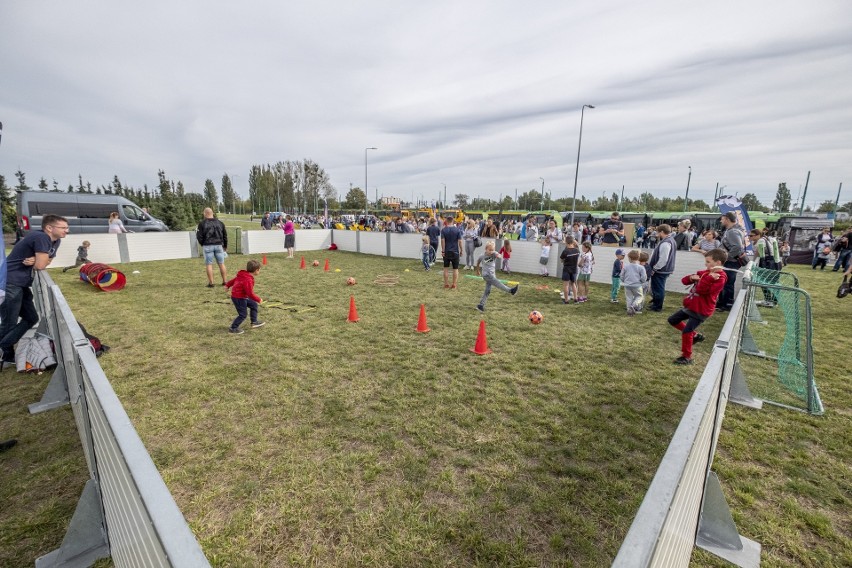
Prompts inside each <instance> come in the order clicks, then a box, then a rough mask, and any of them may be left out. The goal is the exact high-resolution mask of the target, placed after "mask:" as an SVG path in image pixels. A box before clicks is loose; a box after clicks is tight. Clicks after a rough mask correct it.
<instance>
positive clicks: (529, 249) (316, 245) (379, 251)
mask: <svg viewBox="0 0 852 568" xmlns="http://www.w3.org/2000/svg"><path fill="white" fill-rule="evenodd" d="M228 238H229V243H228V244H229V246H228V250H229V251H230V252H232V253H235V254H247V255H251V254H255V255H257V254H269V253H272V254H274V253H283V252H285V251H286V250H287V249H285V248H284V233H283V232H282V231H280V230H272V231H259V230H249V231H244V230H241V229H239V228H236V227H230V228H229V229H228ZM83 239H86V240H88V241H90V242H91V243H92V246H91V248H90V252H89V256H90V258H91V259H92V260H94V261H95V262H100V263H104V264H110V265H115V264H120V263H126V262H144V261H149V260H169V259H177V258H196V257H198V256H199V254H200V253H199V246H198V242H197V241H196V239H195V232H193V231H170V232H166V233H122V234H105V233H99V234H84V235H78V234H72V235H69V236H68V237H66V238H65V242H64V244H63V246H62V247H60V249H59V251H58V253H57V255H56V259H55V260H54V261H53V263H52V265H51V266H52V268H57V267H63V266H70V265H73V264H74V259H75V258H76V255H77V246H79V244H77V241H78V240H79V241H80V242H82V241H83ZM483 240H484V241H486V242H487V241H489V240H493V241H494V242H495V243H496V247H497V249H498V250H499V249H500V246H501V244H502V239H483ZM231 241H233V242H231ZM332 243H334V244H336V245H337V247H338V250H341V251H348V252H359V253H362V254H371V255H377V256H387V257H394V258H410V259H412V260H414V259H420V246H421V245H422V235H420V234H419V233H409V234H405V233H384V232H373V231H346V230H340V229H302V230H298V231H296V246H295V250H296V251H297V252H299V251H304V252H308V251H323V250H327V249H328V247H329V246H331V244H332ZM564 247H565V245H564V244H560V245H559V246H557V247H552V248H551V251H550V259H549V261H548V264H547V270H548V272H549V273H550V276H551V278H553V279H554V280H558V279H559V278H560V276H561V274H562V263H561V262H560V260H559V255H560V254H561V252H562V250H563V249H564ZM623 248H624V249H625V250H630V248H631V247H623ZM482 250H483V249H482V248H478V249H476V253H475V256H477V257H478V256H479V255H481V254H482ZM648 252H649V253H650V252H651V251H650V249H648ZM540 254H541V243H536V242H527V241H512V258H511V260H510V265H511V268H512V272H517V273H520V274H538V272H539V269H540V267H541V265H540V264H539V257H540ZM592 254H594V256H595V267H594V271H593V272H592V282H597V283H600V284H609V283H610V281H611V277H612V276H611V275H612V264H613V261H614V260H615V248H613V247H604V246H596V247H592ZM439 255H440V251H439ZM676 255H677V257H676V262H675V271H674V273H673V274H672V275H671V276H670V277H669V279H668V280H667V281H666V290H669V291H672V292H683V291H684V290H685V288H684V286H683V285H682V284H681V282H680V279H681V278H682V277H684V276H686V275H687V274H694V273H695V272H696V271H698V270H701V269H703V268H704V257H703V256H702V255H701V253H698V252H691V251H677V252H676ZM440 261H441V259H440V256H439V258H438V262H439V263H440Z"/></svg>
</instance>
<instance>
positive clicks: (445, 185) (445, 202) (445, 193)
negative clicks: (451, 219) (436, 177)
mask: <svg viewBox="0 0 852 568" xmlns="http://www.w3.org/2000/svg"><path fill="white" fill-rule="evenodd" d="M441 185H443V186H444V202H443V203H441V205H443V206H444V209H446V208H447V184H445V183H444V182H441Z"/></svg>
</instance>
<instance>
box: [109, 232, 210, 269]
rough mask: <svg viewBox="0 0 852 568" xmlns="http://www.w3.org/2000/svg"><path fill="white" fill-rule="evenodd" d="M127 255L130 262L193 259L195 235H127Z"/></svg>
mask: <svg viewBox="0 0 852 568" xmlns="http://www.w3.org/2000/svg"><path fill="white" fill-rule="evenodd" d="M124 236H125V237H127V253H128V257H129V259H130V262H141V261H146V260H168V259H175V258H194V257H196V256H198V255H197V253H196V251H195V250H194V247H193V244H194V243H195V233H194V232H189V231H170V232H168V233H127V234H126V235H124Z"/></svg>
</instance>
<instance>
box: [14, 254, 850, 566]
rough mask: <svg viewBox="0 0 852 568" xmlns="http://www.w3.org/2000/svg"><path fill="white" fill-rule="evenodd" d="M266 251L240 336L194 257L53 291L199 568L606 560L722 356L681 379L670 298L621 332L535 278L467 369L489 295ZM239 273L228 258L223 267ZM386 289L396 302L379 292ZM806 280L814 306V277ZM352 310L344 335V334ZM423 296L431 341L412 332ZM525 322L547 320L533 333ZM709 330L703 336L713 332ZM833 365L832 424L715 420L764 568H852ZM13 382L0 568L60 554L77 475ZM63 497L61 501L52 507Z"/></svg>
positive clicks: (674, 300) (607, 314)
mask: <svg viewBox="0 0 852 568" xmlns="http://www.w3.org/2000/svg"><path fill="white" fill-rule="evenodd" d="M267 257H268V260H269V265H268V266H266V267H264V269H263V270H262V271H261V273H260V276H259V278H258V283H257V291H258V293H259V294H260V295H261V296H262V297H263V298H264V299H265V300H267V301H269V304H268V305H267V307H262V308H261V315H260V317H261V319H263V320H265V321H266V322H267V325H266V326H265V327H262V328H259V329H247V331H246V333H245V334H243V335H239V336H232V335H230V334H228V333H227V326H228V324H229V322H230V320H231V319H232V318H233V317H234V310H233V307H232V306H231V304H230V303H228V301H227V295H226V294H225V292H224V290H223V289H221V288H216V289H207V288H205V287H204V284H205V283H206V279H205V277H204V275H203V266H202V264H201V262H200V261H199V260H177V261H163V262H152V263H136V264H128V265H122V266H121V269H122V270H123V271H124V272H125V273H126V274H127V276H128V286H127V288H126V289H125V290H123V291H121V292H118V293H102V292H97V291H95V290H94V289H93V288H92V287H91V286H88V285H85V284H82V283H79V282H77V281H76V280H75V278H74V277H73V276H72V275H71V274H67V275H62V274H59V273H56V272H51V275H52V276H53V277H54V278H56V280H57V281H58V282H59V283H60V285H61V288H62V290H63V293H64V294H65V295H66V297H67V299H68V301H69V303H70V304H71V306H72V309H73V310H74V313H75V314H76V315H77V317H78V318H79V319H80V320H81V321H82V322H83V323H84V324H85V325H86V326H87V328H90V331H92V332H93V333H95V334H97V335H99V336H100V337H101V338H102V340H103V341H104V342H105V343H107V344H108V345H110V346H112V348H113V350H112V352H111V353H110V354H109V355H107V356H106V357H103V358H102V359H101V363H102V365H103V367H104V370H105V371H106V374H107V376H108V377H110V379H111V382H112V384H113V386H114V388H115V390H116V392H117V393H118V396H119V398H120V399H121V400H122V402H123V404H124V405H125V408H126V409H127V412H128V414H129V415H130V417H131V418H132V420H133V422H134V424H135V426H136V428H137V430H138V431H139V433H140V436H141V437H142V439H143V441H144V443H145V445H146V447H147V448H148V450H149V452H150V453H151V456H152V457H153V459H154V462H155V463H156V464H157V467H158V468H159V469H160V471H161V473H162V475H163V477H164V479H165V481H166V484H167V485H168V486H169V488H170V490H171V491H172V493H173V494H174V496H175V499H176V501H177V503H178V505H179V506H180V508H181V510H182V511H183V513H184V515H185V516H186V518H187V520H188V522H189V523H190V525H191V527H192V528H193V530H194V531H195V534H196V535H197V537H198V539H199V541H200V542H201V545H202V548H203V549H204V552H205V553H206V554H207V556H208V558H210V560H211V562H212V563H213V564H214V565H216V566H362V565H376V566H485V565H490V566H602V565H607V564H609V562H611V560H612V558H613V557H614V556H615V554H616V552H617V550H618V547H619V545H620V543H621V541H622V539H623V538H624V535H625V533H626V531H627V528H628V527H629V525H630V523H631V521H632V518H633V516H634V514H635V512H636V510H637V508H638V506H639V503H640V502H641V499H642V497H643V495H644V492H645V490H646V489H647V486H648V484H649V482H650V479H651V477H652V476H653V473H654V471H655V470H656V467H657V465H658V463H659V460H660V458H661V457H662V454H663V453H664V452H665V449H666V446H667V444H668V441H669V440H670V438H671V434H672V433H673V432H674V429H675V427H676V425H677V423H678V421H679V419H680V417H681V414H682V413H683V410H684V408H685V407H686V403H687V402H688V400H689V397H690V396H691V394H692V391H693V389H694V387H695V384H696V380H697V378H698V377H699V376H700V373H701V370H702V367H703V364H704V363H706V361H707V355H708V353H709V351H710V349H711V346H712V341H707V342H705V343H703V344H699V345H698V346H697V353H696V363H697V364H696V365H694V366H693V367H688V368H679V367H675V366H673V365H671V364H670V362H671V360H672V359H674V357H676V356H677V355H678V354H679V353H678V350H679V343H680V341H679V337H678V336H677V334H676V333H675V332H673V331H672V330H671V329H670V328H669V326H668V325H667V324H666V321H665V317H666V316H667V315H668V313H670V312H671V311H674V309H675V308H676V306H678V305H679V303H680V297H679V296H676V295H673V296H671V297H670V298H669V299H668V300H667V309H666V312H667V313H666V314H659V315H657V314H646V315H643V316H638V317H635V318H627V317H626V316H625V315H624V313H623V304H622V305H621V306H615V305H612V304H610V303H609V300H608V293H607V292H608V286H607V287H605V286H600V285H593V286H592V294H591V297H592V300H591V301H590V302H589V303H587V304H583V305H579V306H574V305H569V306H565V305H563V304H561V302H560V299H559V295H558V294H557V293H555V292H554V291H553V289H556V288H558V287H559V282H558V281H557V280H553V279H550V280H547V281H546V282H547V283H549V284H552V286H551V290H549V291H539V290H536V289H535V286H536V285H538V284H541V283H542V282H543V280H542V279H539V278H535V277H532V276H523V275H521V276H513V278H516V279H518V280H520V282H521V292H520V293H519V294H518V296H516V297H511V296H509V295H507V294H504V293H501V292H499V291H494V293H493V294H492V295H491V298H490V300H489V303H488V311H487V312H486V314H485V316H484V319H485V320H486V322H487V332H488V343H489V347H491V348H492V349H493V350H494V353H493V354H491V355H488V356H485V357H478V356H476V355H474V354H472V353H470V351H469V348H470V347H473V345H474V342H475V339H476V333H477V329H478V326H479V321H480V314H479V313H478V312H477V311H476V310H475V309H474V306H475V305H476V303H477V301H478V299H479V296H480V295H481V293H482V283H481V281H479V280H474V279H468V278H462V279H461V286H460V289H459V290H457V291H450V290H445V289H444V288H443V286H442V284H441V283H440V272H439V271H433V272H424V271H423V270H422V268H419V263H418V262H416V261H412V260H398V259H386V258H381V257H370V256H363V255H355V254H349V253H342V252H333V253H326V252H317V253H308V254H306V255H305V257H306V260H307V261H308V264H309V265H310V261H312V260H313V259H314V258H316V259H319V260H321V261H322V260H323V259H324V258H326V257H328V258H329V259H330V260H331V268H332V271H331V272H328V273H325V272H323V271H322V269H321V268H309V269H308V270H299V269H298V257H297V259H296V260H295V261H288V260H286V259H284V256H283V255H267ZM246 259H247V258H246V257H242V256H238V255H234V256H231V257H230V258H229V260H228V263H229V270H230V271H231V272H235V271H236V269H237V268H238V267H242V266H238V265H244V263H245V260H246ZM335 268H340V269H341V272H339V273H335V272H333V270H334V269H335ZM406 268H407V269H410V271H409V272H405V269H406ZM134 270H139V271H140V272H141V273H140V274H137V275H134V274H132V272H133V271H134ZM381 274H395V275H398V276H399V284H398V285H396V286H391V287H386V286H379V285H375V284H373V281H374V280H375V279H376V277H377V276H378V275H381ZM463 274H464V272H463ZM349 276H354V277H356V278H357V280H358V284H357V285H356V286H354V287H348V286H346V285H345V280H346V278H347V277H349ZM802 279H803V285H805V287H807V288H809V289H810V286H811V284H812V283H813V285H814V286H815V287H816V288H818V289H822V288H825V289H826V290H827V289H828V288H829V278H828V276H827V275H813V276H811V275H810V273H808V274H805V273H804V272H803V273H802ZM820 287H822V288H820ZM835 287H836V284H835ZM350 294H354V295H355V298H356V302H357V309H358V312H359V316H360V318H361V321H360V322H359V323H357V324H351V323H347V322H346V316H347V313H348V308H349V296H350ZM814 295H816V291H814ZM274 301H278V302H282V304H283V306H292V310H291V309H281V308H274V307H269V306H272V305H274V304H273V303H272V302H274ZM834 301H835V302H836V301H837V300H834ZM820 302H824V303H818V306H819V308H818V309H820V310H823V311H820V312H819V313H820V315H821V316H822V315H823V314H825V315H826V319H825V322H824V323H825V324H826V325H831V326H833V327H834V331H833V332H832V331H828V330H826V332H824V334H823V335H818V337H820V338H821V340H822V341H830V340H831V338H833V337H834V336H835V335H837V334H839V332H841V331H842V327H841V326H842V319H841V317H840V315H838V314H837V311H838V310H837V306H836V305H834V304H830V303H829V302H828V301H827V300H821V301H820ZM421 303H425V304H426V309H427V315H428V320H429V326H430V327H431V328H432V332H430V333H428V334H418V333H415V331H414V327H415V325H416V323H417V316H418V312H419V306H420V304H421ZM283 306H282V307H283ZM312 306H315V307H312ZM532 309H537V310H539V311H542V313H544V315H545V320H544V323H543V324H542V325H539V326H531V325H530V324H529V323H528V322H527V318H526V316H527V314H528V312H529V311H530V310H532ZM832 313H833V314H834V317H835V318H837V319H836V321H835V320H832V319H830V317H828V316H830V314H832ZM847 313H848V312H847ZM847 319H848V318H847ZM832 322H833V323H832ZM722 323H723V321H722V320H721V319H717V318H711V319H710V320H709V321H708V322H707V324H706V329H705V330H704V333H705V334H706V335H708V339H710V340H712V339H713V338H715V336H716V335H717V334H718V331H719V329H720V328H721V325H722ZM819 325H823V322H821V323H820V324H819ZM818 329H819V327H818ZM819 333H820V332H818V334H819ZM845 345H846V346H847V352H848V345H849V344H848V342H847V343H846V344H845ZM830 351H831V350H823V351H821V353H820V355H821V356H818V362H819V365H820V367H819V369H820V371H819V372H818V375H817V380H818V383H819V386H820V389H821V394H822V396H823V401H824V403H825V405H826V408H827V415H826V416H825V417H822V418H811V417H808V416H804V415H798V414H796V413H793V412H790V411H784V410H779V409H772V408H770V409H768V410H765V411H763V412H753V411H749V410H744V409H740V408H737V407H733V406H729V408H728V414H727V416H726V421H725V424H724V428H723V437H722V440H721V442H720V445H719V454H718V457H717V469H718V470H719V472H720V476H721V478H722V480H723V484H724V487H725V490H726V492H727V493H728V497H729V501H731V502H732V507H733V509H734V514H735V516H736V517H737V521H738V523H739V525H740V530H741V532H742V533H743V534H746V535H748V536H751V537H752V538H755V539H756V540H759V541H761V542H763V544H764V551H765V553H764V559H767V560H769V561H770V562H775V563H777V565H797V564H805V565H808V564H807V563H806V562H804V561H803V560H802V558H808V554H809V553H810V552H811V551H812V549H813V548H819V549H820V552H819V554H820V556H815V557H814V558H817V559H820V558H821V559H830V560H836V561H837V562H836V563H842V562H841V561H842V560H843V559H844V558H848V551H846V550H845V549H844V542H846V541H845V539H847V538H848V537H849V534H848V533H849V521H848V513H847V512H846V511H848V508H849V507H848V505H849V503H848V499H849V491H848V488H849V484H848V482H849V477H848V476H849V470H848V463H849V445H848V443H847V442H848V432H849V429H848V425H849V413H848V409H849V394H848V392H846V391H844V386H843V381H841V380H840V375H843V376H844V377H845V374H844V373H838V371H836V370H832V367H833V363H832V362H831V361H832V360H831V359H830V358H829V359H828V360H825V359H824V357H827V356H828V355H827V353H829V352H830ZM833 361H834V363H836V362H838V361H837V358H836V357H835V358H834V359H833ZM4 377H5V379H4V380H5V381H6V382H8V383H12V384H14V385H16V386H15V389H13V390H10V389H6V391H7V392H4V393H2V395H0V403H2V405H3V410H4V412H3V415H2V417H0V419H2V422H0V427H2V432H3V433H4V434H6V435H16V436H19V437H21V438H22V444H21V447H19V448H16V449H15V450H13V451H12V452H10V453H6V454H4V455H2V456H0V467H3V468H4V473H5V472H6V471H8V478H9V480H10V483H5V482H4V484H3V487H2V489H0V498H2V499H4V503H7V502H8V500H9V499H11V498H12V497H15V499H16V501H15V502H14V503H13V506H12V507H5V506H4V512H3V513H0V539H2V540H0V548H2V550H4V551H8V552H2V553H0V554H6V555H7V556H5V557H3V556H0V565H6V564H9V565H22V566H23V565H31V562H32V558H34V557H35V556H37V555H39V554H43V553H44V552H47V551H49V550H51V549H52V548H55V547H56V546H58V544H59V542H60V541H61V538H62V534H63V530H64V525H65V524H67V522H68V519H69V518H70V514H71V512H72V511H73V507H74V503H75V501H76V497H77V496H78V495H79V491H80V490H81V489H82V484H83V481H84V479H85V463H84V460H83V457H82V452H81V450H80V448H79V441H78V438H77V434H76V431H75V429H74V425H73V419H72V418H71V414H70V412H69V411H68V410H67V409H65V410H60V411H54V412H53V413H48V414H47V415H41V416H40V417H29V416H26V411H25V409H23V410H22V408H23V406H24V403H26V402H32V401H33V400H35V399H37V398H38V397H39V396H40V392H41V391H40V390H39V389H43V387H44V384H45V383H46V380H47V375H43V376H42V378H36V379H33V378H29V377H21V376H17V375H15V374H14V373H12V372H11V371H6V372H5V373H4ZM25 386H26V388H24V387H25ZM841 412H842V413H843V414H842V420H841V416H840V413H841ZM9 416H12V417H13V418H9ZM14 417H16V418H14ZM843 424H845V425H846V428H845V429H844V428H843ZM805 426H807V428H806V427H805ZM755 437H759V443H755V441H754V438H755ZM45 440H56V443H59V444H60V446H59V447H57V448H53V449H51V450H50V451H49V452H47V454H48V455H47V457H48V458H49V459H51V460H53V461H58V462H60V463H64V462H68V464H69V465H67V466H65V467H64V469H60V470H58V471H51V472H48V471H42V470H41V469H40V467H39V466H38V465H29V466H28V465H22V464H20V463H18V462H17V461H16V462H13V461H11V460H13V459H14V460H21V459H24V457H23V456H26V459H30V457H29V456H30V454H31V453H32V452H34V451H35V450H34V449H33V448H34V447H38V446H40V445H44V444H45ZM794 440H798V443H794ZM840 440H845V442H844V443H841V442H840ZM809 459H812V461H809ZM794 464H797V467H793V465H794ZM28 468H29V469H28ZM34 470H35V473H34V472H33V471H34ZM805 472H812V473H811V474H810V475H808V474H806V473H805ZM4 477H7V476H5V475H4ZM34 482H38V483H41V484H42V485H41V487H42V488H43V489H42V490H41V491H36V490H31V487H32V486H33V485H35V483H34ZM54 487H56V488H62V489H64V490H65V493H67V495H57V494H56V493H57V492H56V491H53V495H51V497H50V499H51V500H47V497H46V495H48V494H50V493H51V491H52V488H54ZM46 488H51V489H46ZM19 495H20V497H18V496H19ZM57 499H61V500H62V503H63V505H62V506H61V507H60V506H58V505H54V504H53V503H52V500H57ZM38 509H42V510H45V509H47V510H49V511H50V515H49V516H48V517H49V518H48V522H47V523H46V524H45V528H44V530H43V535H42V537H41V538H40V539H32V538H24V537H23V535H22V533H21V532H20V531H19V532H10V530H9V529H16V527H19V526H21V525H25V524H27V523H32V522H33V520H32V518H33V517H34V516H35V511H36V510H38ZM742 517H747V518H742ZM751 523H754V524H751ZM771 527H782V528H783V530H781V531H773V530H771ZM750 528H754V529H755V530H749V529H750ZM16 530H17V529H16ZM779 533H780V534H779ZM844 554H846V555H847V556H846V557H844V556H843V555H844ZM15 559H24V560H23V561H21V562H20V564H16V563H15V562H14V560H15ZM4 561H6V564H4ZM697 562H698V565H704V564H707V563H712V562H713V561H712V560H708V559H706V558H704V557H700V556H699V557H698V559H697ZM829 564H831V563H830V562H829ZM810 565H814V566H816V565H827V564H826V563H825V562H822V563H820V562H819V561H813V562H812V563H811V564H810Z"/></svg>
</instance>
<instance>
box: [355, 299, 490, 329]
mask: <svg viewBox="0 0 852 568" xmlns="http://www.w3.org/2000/svg"><path fill="white" fill-rule="evenodd" d="M360 319H361V318H359V317H358V310H356V309H355V296H349V319H348V320H346V321H350V322H353V323H354V322H357V321H359V320H360ZM483 323H485V322H483Z"/></svg>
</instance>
